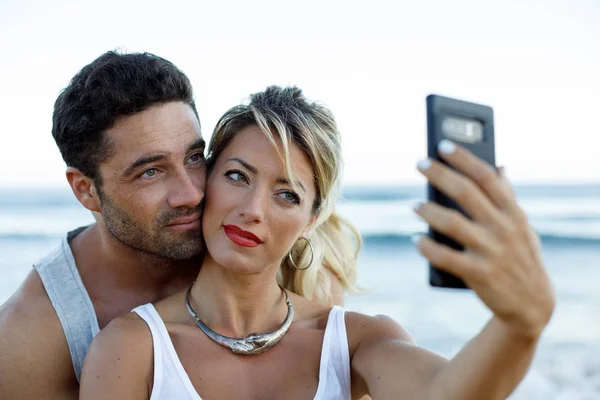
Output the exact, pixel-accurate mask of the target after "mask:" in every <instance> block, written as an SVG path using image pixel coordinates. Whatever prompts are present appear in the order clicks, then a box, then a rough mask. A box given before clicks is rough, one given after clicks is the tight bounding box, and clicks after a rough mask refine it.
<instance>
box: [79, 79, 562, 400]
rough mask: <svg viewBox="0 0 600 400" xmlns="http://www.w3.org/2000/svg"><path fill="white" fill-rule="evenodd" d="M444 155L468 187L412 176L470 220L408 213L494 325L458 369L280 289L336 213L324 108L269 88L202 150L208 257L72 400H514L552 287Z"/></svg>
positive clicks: (519, 232)
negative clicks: (205, 154)
mask: <svg viewBox="0 0 600 400" xmlns="http://www.w3.org/2000/svg"><path fill="white" fill-rule="evenodd" d="M440 153H441V154H442V157H443V158H444V159H445V160H446V161H447V162H448V163H450V164H451V165H453V166H454V167H455V168H456V169H457V170H459V171H461V172H462V173H463V174H464V175H462V174H458V173H456V172H454V171H453V170H451V169H449V168H447V167H445V166H443V165H442V164H440V163H437V162H433V161H426V162H422V163H420V165H419V169H420V171H421V172H422V173H423V174H424V175H425V176H426V177H427V179H428V180H429V181H430V182H431V183H432V184H433V185H435V186H436V187H438V188H439V189H440V190H442V191H444V192H445V193H447V194H448V195H450V196H451V197H452V198H454V199H456V200H457V201H458V202H459V203H460V204H461V206H463V207H464V209H465V210H466V211H467V212H469V213H470V214H471V215H472V216H473V218H474V220H473V221H470V220H467V219H465V218H463V217H461V216H459V215H458V214H456V213H453V212H451V211H449V210H446V209H444V208H442V207H440V206H437V205H435V204H423V205H421V206H420V207H418V208H417V211H416V212H417V213H418V214H419V215H420V216H421V217H422V218H423V219H425V220H426V221H427V222H428V223H429V224H430V225H431V226H433V227H434V228H436V229H437V230H438V231H441V232H442V233H446V234H447V235H449V236H451V237H453V238H455V239H456V240H457V241H459V242H462V243H463V244H465V245H466V246H467V248H468V249H469V250H468V251H466V252H464V253H459V252H456V251H454V250H451V249H449V248H446V247H443V246H441V245H438V244H436V243H434V242H432V241H431V240H430V239H429V238H427V237H421V238H418V239H417V240H416V243H417V247H418V249H419V250H420V251H421V252H422V253H423V255H424V256H425V257H426V258H428V259H429V260H430V261H432V262H434V263H435V264H436V265H438V266H439V267H440V268H442V269H445V270H447V271H449V272H451V273H454V274H456V275H458V276H459V277H461V278H463V279H464V280H465V281H466V282H467V284H468V285H469V286H470V287H471V288H473V290H474V291H475V293H476V294H477V295H478V296H479V297H480V298H481V300H482V301H483V302H484V303H485V304H486V305H487V306H488V307H489V308H490V309H491V310H492V311H493V313H494V315H493V317H492V318H491V320H490V322H489V323H488V324H487V325H486V327H485V328H483V330H482V331H481V332H480V333H479V334H478V335H477V336H475V338H474V339H473V340H471V341H470V342H469V343H468V344H467V345H466V346H465V347H464V348H463V349H462V351H460V352H459V353H458V354H457V355H456V356H455V357H454V358H453V359H452V360H450V361H447V360H445V359H443V358H442V357H440V356H438V355H435V354H433V353H430V352H428V351H426V350H424V349H421V348H419V347H416V346H415V345H414V343H413V341H412V339H411V337H410V336H409V335H408V333H407V332H405V331H404V330H403V329H402V328H401V327H400V326H399V325H398V324H396V323H395V322H393V321H391V320H390V319H388V318H385V317H370V316H366V315H361V314H358V313H353V312H344V310H343V309H342V308H340V307H333V308H331V307H329V306H324V305H322V303H319V302H315V301H313V300H309V299H307V298H305V297H302V296H299V295H296V294H294V293H290V292H288V291H286V290H284V289H282V288H281V287H280V286H279V285H278V284H277V280H276V277H277V274H278V271H279V269H280V265H281V263H282V262H283V260H284V259H287V260H289V262H290V263H292V264H295V265H296V266H297V267H299V268H306V267H308V268H310V265H311V263H310V260H311V258H312V256H311V254H312V253H310V244H309V243H312V242H311V241H312V240H313V239H315V237H314V236H313V235H314V232H315V231H316V230H318V229H319V224H320V223H321V222H322V221H323V220H324V219H326V218H327V212H328V210H331V209H332V207H333V201H334V198H335V192H336V190H337V187H338V185H339V179H340V173H341V162H340V159H341V151H340V141H339V134H338V132H337V128H336V125H335V122H334V120H333V117H332V116H331V114H330V112H329V111H328V110H327V109H325V108H323V107H321V106H319V105H317V104H315V103H309V102H307V101H306V100H305V98H304V97H303V95H302V93H301V91H300V90H299V89H297V88H285V89H282V88H278V87H270V88H268V89H267V90H266V91H265V92H262V93H258V94H255V95H253V96H252V98H251V101H250V104H249V105H248V106H238V107H234V108H233V109H231V110H230V111H228V112H227V113H226V114H225V115H224V116H223V117H222V118H221V120H220V122H219V124H218V126H217V128H216V132H215V134H214V136H213V139H212V141H211V144H210V148H209V161H208V163H209V164H208V167H209V171H210V176H209V179H208V183H207V190H206V201H205V210H204V217H203V231H204V236H205V241H206V248H207V250H208V252H207V254H206V257H205V260H204V262H203V265H202V268H201V270H200V273H199V274H198V277H197V279H196V281H195V283H194V284H193V285H192V286H191V287H190V289H189V290H188V291H186V292H183V293H180V294H178V295H175V296H173V297H171V298H168V299H166V300H164V301H161V302H159V303H157V304H156V305H154V306H152V305H146V306H142V307H139V308H137V309H136V313H133V314H130V315H128V316H126V317H123V318H120V319H118V320H115V321H114V322H112V323H111V324H110V325H109V326H108V327H107V328H106V329H105V330H104V331H102V332H101V333H100V334H99V335H98V336H97V338H96V339H95V340H94V342H93V344H92V347H91V349H90V351H89V353H88V356H87V359H86V363H85V366H84V370H83V377H82V384H81V398H83V399H96V398H103V399H106V398H122V399H125V398H126V399H148V398H151V399H159V398H160V399H175V398H177V399H186V398H187V399H199V398H203V399H223V398H232V399H233V398H235V399H239V398H260V399H309V398H314V399H349V398H359V397H361V396H363V395H366V394H370V395H371V396H372V397H373V398H375V399H377V398H394V399H399V398H407V399H408V398H411V399H421V398H427V399H440V398H444V399H463V400H465V399H467V400H468V399H482V398H486V399H501V398H502V399H503V398H505V397H506V396H508V395H509V394H510V392H511V391H512V390H513V389H514V387H515V386H516V385H517V384H518V382H519V381H520V380H521V379H522V377H523V375H524V373H525V371H526V370H527V368H528V366H529V364H530V362H531V359H532V356H533V354H534V351H535V347H536V343H537V340H538V338H539V336H540V334H541V332H542V330H543V328H544V327H545V325H546V324H547V322H548V320H549V318H550V316H551V313H552V310H553V307H554V298H553V294H552V290H551V288H550V283H549V280H548V277H547V275H546V272H545V270H544V267H543V264H542V260H541V256H540V249H539V246H538V242H537V240H536V236H535V234H533V233H532V231H531V230H530V228H529V226H528V224H527V219H526V218H525V216H524V214H523V212H522V211H521V210H520V208H519V207H518V205H517V203H516V201H515V197H514V195H513V193H512V191H511V188H510V185H509V184H508V182H507V181H506V180H505V179H504V177H503V176H501V175H499V174H497V173H496V172H495V171H494V170H493V169H492V168H490V167H489V166H487V165H486V164H485V163H483V162H481V161H480V160H478V159H477V158H475V157H474V156H472V155H471V154H469V153H468V152H467V151H466V150H464V149H462V148H459V147H458V146H455V145H452V144H450V143H447V142H446V143H444V145H443V146H442V147H441V149H440ZM297 242H298V243H299V244H298V246H307V245H306V244H308V246H307V247H306V248H307V250H306V251H307V252H309V253H306V257H304V256H301V257H298V251H297V250H295V247H296V246H295V244H296V243H297ZM315 242H316V240H315ZM334 244H335V243H334ZM313 247H315V246H313ZM341 251H343V249H342V250H341ZM341 256H343V254H342V255H341ZM296 257H298V258H296ZM252 332H265V334H253V333H252Z"/></svg>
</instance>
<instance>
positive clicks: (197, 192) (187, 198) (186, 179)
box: [167, 169, 204, 208]
mask: <svg viewBox="0 0 600 400" xmlns="http://www.w3.org/2000/svg"><path fill="white" fill-rule="evenodd" d="M197 172H198V173H200V172H201V171H197ZM203 198H204V179H195V177H194V176H192V175H191V174H190V171H187V170H185V169H184V170H183V171H181V172H178V173H177V176H176V179H173V180H172V182H171V183H170V193H169V197H168V199H167V203H168V204H169V206H170V207H171V208H178V207H188V208H195V207H198V205H199V204H200V202H201V201H202V199H203Z"/></svg>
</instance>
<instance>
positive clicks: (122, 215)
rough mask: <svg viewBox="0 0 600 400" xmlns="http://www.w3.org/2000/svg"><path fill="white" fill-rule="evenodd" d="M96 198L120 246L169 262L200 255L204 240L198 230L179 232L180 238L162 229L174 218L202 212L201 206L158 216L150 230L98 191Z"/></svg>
mask: <svg viewBox="0 0 600 400" xmlns="http://www.w3.org/2000/svg"><path fill="white" fill-rule="evenodd" d="M98 197H99V199H100V204H101V207H102V218H103V220H104V224H105V225H106V229H107V230H108V231H109V232H110V234H111V235H112V236H113V237H114V238H115V239H116V240H117V241H119V242H120V243H122V244H123V245H125V246H127V247H130V248H131V249H133V250H136V251H140V252H144V253H149V254H151V255H154V256H158V257H161V258H163V259H167V260H172V261H182V260H188V259H191V258H193V257H196V256H199V255H200V254H202V251H203V250H204V241H203V238H202V232H201V230H200V229H194V230H190V231H187V232H182V233H181V234H179V235H177V234H173V233H169V232H167V231H166V230H164V229H162V228H163V227H165V226H166V225H167V224H168V223H169V222H170V221H172V220H173V219H176V218H181V217H184V216H187V215H190V214H194V213H201V212H202V207H201V205H200V206H198V207H197V208H195V209H190V208H188V209H172V210H170V211H169V212H163V213H161V214H159V215H158V217H157V218H156V220H155V221H153V223H152V225H153V226H155V227H156V228H155V230H154V231H151V230H150V229H147V228H145V227H143V226H142V225H141V224H139V223H138V222H137V221H136V220H135V219H133V218H132V217H131V216H130V215H129V214H127V213H126V212H125V211H123V210H122V209H120V208H119V207H117V206H116V205H115V204H114V203H113V202H112V201H111V200H110V198H109V197H108V196H106V195H105V194H104V193H103V192H102V191H101V190H100V189H98Z"/></svg>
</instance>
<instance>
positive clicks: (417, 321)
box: [0, 184, 600, 400]
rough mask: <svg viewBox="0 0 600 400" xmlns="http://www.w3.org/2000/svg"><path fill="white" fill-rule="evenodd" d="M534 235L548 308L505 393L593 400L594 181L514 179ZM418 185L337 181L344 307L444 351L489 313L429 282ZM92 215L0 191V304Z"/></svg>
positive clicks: (34, 193) (55, 198)
mask: <svg viewBox="0 0 600 400" xmlns="http://www.w3.org/2000/svg"><path fill="white" fill-rule="evenodd" d="M516 192H517V196H518V198H519V201H520V203H521V205H522V206H523V208H524V209H525V211H526V212H527V214H528V215H529V218H530V221H531V224H532V226H533V227H534V228H535V229H536V230H537V232H538V233H539V234H540V236H541V238H542V243H543V248H544V259H545V261H546V266H547V268H548V271H549V273H550V276H551V278H552V281H553V283H554V286H555V288H556V293H557V308H556V310H555V312H554V315H553V318H552V320H551V322H550V324H549V326H548V328H547V329H546V331H545V332H544V335H543V337H542V339H541V341H540V344H539V348H538V352H537V354H536V357H535V359H534V363H533V366H532V368H531V369H530V371H529V372H528V374H527V376H526V378H525V380H524V381H523V382H522V383H521V385H520V386H519V387H518V388H517V390H516V391H515V393H514V394H513V395H512V396H511V397H510V398H511V399H513V400H536V399H544V400H566V399H569V400H587V399H600V289H599V282H600V268H599V266H600V261H599V260H600V184H598V185H579V186H576V185H570V186H563V185H536V186H517V187H516ZM424 198H425V190H424V187H422V186H393V187H375V186H368V187H358V186H353V187H346V188H345V189H344V195H343V198H342V199H341V200H340V201H339V203H338V212H339V213H340V214H342V215H344V216H346V217H348V218H349V219H350V220H351V221H352V222H354V223H355V224H356V225H357V227H358V228H359V230H360V231H361V233H362V235H363V238H364V247H363V250H362V252H361V256H360V262H359V270H358V277H359V278H358V280H359V282H358V283H359V285H360V286H361V287H362V288H363V289H365V292H364V293H360V294H351V295H348V296H347V298H346V304H345V306H346V307H347V308H348V309H351V310H355V311H360V312H364V313H367V314H386V315H389V316H391V317H392V318H394V319H395V320H396V321H398V322H399V323H400V324H401V325H402V326H404V328H406V329H407V330H408V331H409V332H410V333H411V334H412V336H413V337H414V338H415V340H416V341H417V343H418V344H419V345H420V346H423V347H425V348H428V349H430V350H432V351H435V352H437V353H440V354H442V355H444V356H446V357H452V356H453V355H454V354H456V353H457V352H458V351H459V350H460V348H461V347H462V346H463V345H464V344H465V343H466V342H467V341H468V340H469V339H470V338H471V337H473V336H474V335H475V334H477V332H479V330H480V329H481V328H482V327H483V326H484V325H485V323H486V321H487V320H488V319H489V317H490V312H489V310H487V308H486V307H485V306H484V305H483V304H482V303H481V302H480V301H479V300H478V299H477V297H476V296H475V295H474V294H473V293H472V292H470V291H460V290H458V291H457V290H447V289H445V290H444V289H433V288H431V287H429V286H428V284H427V264H426V262H425V260H424V259H423V258H422V257H421V256H420V255H419V254H418V253H417V251H416V250H415V249H414V247H413V245H412V244H411V241H410V236H411V234H413V233H414V232H424V231H426V226H425V224H424V223H423V222H422V221H420V220H419V219H418V218H417V217H416V216H415V215H414V213H413V212H412V205H413V204H414V203H415V202H416V201H418V200H423V199H424ZM92 221H93V219H92V216H91V214H90V213H89V212H87V211H86V210H85V209H83V207H81V206H80V205H79V203H77V201H76V200H75V198H74V196H73V195H72V194H71V193H70V192H69V191H68V190H65V189H64V188H58V189H48V188H44V189H41V188H39V189H34V188H30V189H0V249H1V254H2V257H1V258H0V276H2V279H1V280H0V304H1V303H3V302H4V301H5V300H6V299H7V298H8V297H9V296H10V294H11V293H12V292H13V291H14V290H15V289H16V288H17V287H18V286H19V284H20V282H21V281H22V280H23V278H24V277H25V275H26V274H27V273H28V272H29V271H30V268H31V264H32V263H33V262H34V261H36V260H37V259H38V258H39V257H41V256H43V255H44V254H45V253H46V252H48V251H49V250H51V249H52V248H53V247H54V246H56V245H57V244H58V242H59V241H60V240H61V238H62V236H63V235H64V234H65V232H67V231H68V230H71V229H73V228H75V227H78V226H82V225H86V224H89V223H91V222H92Z"/></svg>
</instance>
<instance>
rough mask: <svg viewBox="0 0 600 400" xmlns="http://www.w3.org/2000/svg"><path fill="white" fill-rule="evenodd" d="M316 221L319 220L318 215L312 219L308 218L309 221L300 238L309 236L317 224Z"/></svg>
mask: <svg viewBox="0 0 600 400" xmlns="http://www.w3.org/2000/svg"><path fill="white" fill-rule="evenodd" d="M317 219H319V216H318V215H313V216H312V217H310V221H309V222H308V224H307V225H306V227H305V228H304V229H303V230H302V236H304V237H308V236H309V234H310V232H312V230H313V228H314V227H315V223H316V222H317Z"/></svg>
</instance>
